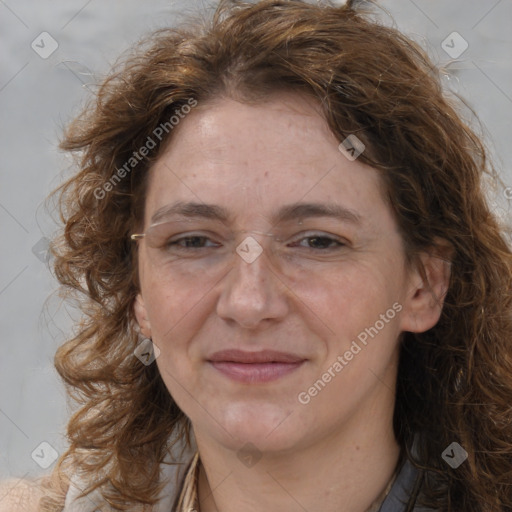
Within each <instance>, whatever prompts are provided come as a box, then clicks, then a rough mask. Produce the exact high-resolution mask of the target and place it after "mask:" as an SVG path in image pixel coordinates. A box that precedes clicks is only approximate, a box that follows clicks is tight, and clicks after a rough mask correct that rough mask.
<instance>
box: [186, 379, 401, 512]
mask: <svg viewBox="0 0 512 512" xmlns="http://www.w3.org/2000/svg"><path fill="white" fill-rule="evenodd" d="M387 393H388V394H389V395H391V393H389V389H388V390H387ZM380 398H383V397H380ZM388 399H394V397H389V398H388ZM383 402H386V400H385V399H384V400H383ZM381 404H382V402H381V403H380V404H379V405H377V404H376V403H375V402H374V403H373V407H369V408H365V412H364V413H363V414H362V415H361V414H356V415H354V417H352V418H351V420H350V421H348V422H347V423H346V424H345V425H343V426H342V428H339V429H336V431H334V432H332V433H330V435H326V436H323V437H322V438H321V439H320V440H317V441H316V442H314V443H312V444H309V445H308V446H305V447H302V448H301V449H296V450H294V451H293V452H292V451H287V452H286V453H283V452H279V453H276V452H273V453H264V454H263V457H262V458H261V460H260V461H258V462H257V463H256V464H255V465H254V466H252V467H250V468H245V467H243V465H241V464H240V461H239V460H238V458H237V453H236V451H235V450H232V449H230V448H228V447H225V446H223V445H221V444H219V443H216V442H214V441H213V440H212V439H211V438H208V437H206V436H202V435H201V433H200V432H195V434H196V440H197V445H198V448H199V454H200V458H201V470H200V473H199V481H198V495H199V503H200V506H199V510H200V512H239V511H240V510H244V511H247V512H263V511H265V512H266V511H268V510H280V511H283V512H299V511H300V512H303V511H304V510H322V511H323V512H366V511H369V510H372V509H374V507H375V506H376V504H377V503H379V502H380V501H382V499H383V498H384V496H385V494H386V491H387V490H388V483H389V482H390V480H391V479H392V478H393V476H394V473H395V469H396V465H397V462H398V458H399V453H400V448H399V446H398V444H397V442H396V440H395V438H394V435H393V429H392V412H393V407H389V404H388V403H384V404H382V405H381ZM355 416H358V417H357V418H356V417H355ZM362 426H363V427H362ZM305 482H307V484H306V485H305Z"/></svg>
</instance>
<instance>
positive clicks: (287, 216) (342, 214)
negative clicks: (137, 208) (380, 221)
mask: <svg viewBox="0 0 512 512" xmlns="http://www.w3.org/2000/svg"><path fill="white" fill-rule="evenodd" d="M172 216H182V217H199V218H203V219H210V220H217V221H221V222H224V223H228V222H229V221H230V220H231V215H230V214H229V212H228V210H226V209H225V208H223V207H221V206H218V205H214V204H205V203H195V202H182V201H178V202H176V203H172V204H169V205H166V206H163V207H162V208H160V209H158V210H157V211H156V212H155V213H154V214H153V216H152V217H151V221H150V224H156V223H157V222H158V221H161V220H162V219H167V218H169V217H172ZM308 217H332V218H335V219H338V220H341V221H345V222H350V223H353V224H356V225H360V224H361V223H362V217H361V215H360V214H359V213H357V212H356V211H354V210H351V209H349V208H344V207H343V206H341V205H339V204H336V203H293V204H289V205H285V206H283V207H281V208H280V209H279V210H278V212H277V214H276V215H274V216H273V217H272V219H271V221H272V222H273V223H275V224H278V223H281V222H289V221H291V220H296V219H298V218H308Z"/></svg>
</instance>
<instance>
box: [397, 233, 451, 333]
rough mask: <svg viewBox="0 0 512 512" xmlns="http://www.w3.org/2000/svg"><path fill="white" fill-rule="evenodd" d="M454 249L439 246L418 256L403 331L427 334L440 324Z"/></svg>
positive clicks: (411, 274)
mask: <svg viewBox="0 0 512 512" xmlns="http://www.w3.org/2000/svg"><path fill="white" fill-rule="evenodd" d="M452 256H453V250H452V247H451V246H450V245H449V244H448V243H447V242H439V243H438V245H436V246H434V247H432V248H431V250H429V251H425V252H422V253H420V254H419V255H418V259H417V262H416V264H415V266H414V268H413V269H412V270H411V272H410V278H409V283H410V286H409V290H408V295H407V298H406V299H405V304H404V311H403V313H402V315H401V330H402V331H408V332H418V333H419V332H425V331H428V330H429V329H431V328H432V327H434V325H436V324H437V322H438V321H439V318H440V316H441V311H442V309H443V304H444V298H445V296H446V294H447V292H448V287H449V284H450V274H451V260H452Z"/></svg>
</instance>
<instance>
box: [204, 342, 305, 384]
mask: <svg viewBox="0 0 512 512" xmlns="http://www.w3.org/2000/svg"><path fill="white" fill-rule="evenodd" d="M305 362H306V359H304V358H303V357H300V356H297V355H295V354H289V353H286V352H277V351H274V350H262V351H259V352H246V351H242V350H222V351H220V352H216V353H215V354H213V355H212V356H210V358H209V359H208V363H209V364H210V365H211V366H212V367H213V368H215V369H216V370H217V371H219V372H220V373H222V374H223V375H225V376H226V377H228V378H230V379H232V380H235V381H238V382H245V383H256V382H269V381H273V380H277V379H279V378H282V377H284V376H285V375H288V374H290V373H292V372H294V371H295V370H297V369H298V368H299V367H300V366H302V364H303V363H305Z"/></svg>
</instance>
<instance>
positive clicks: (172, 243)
mask: <svg viewBox="0 0 512 512" xmlns="http://www.w3.org/2000/svg"><path fill="white" fill-rule="evenodd" d="M192 239H202V240H209V238H208V237H207V236H204V235H187V236H183V237H180V238H177V239H176V240H172V241H169V242H168V243H167V247H168V248H169V247H171V246H173V247H177V248H178V249H182V250H189V249H192V250H198V249H209V248H210V249H211V248H212V247H183V246H180V245H178V244H179V243H180V242H182V241H184V240H192ZM307 239H310V240H311V239H320V240H328V243H329V244H331V243H336V244H337V246H335V247H323V248H320V249H316V248H314V247H306V249H309V250H313V251H316V250H320V251H328V250H335V249H340V248H342V247H345V246H346V245H347V244H346V243H344V242H342V241H341V240H338V239H336V238H333V237H331V236H328V235H320V234H313V235H309V236H304V237H302V238H299V239H298V240H297V241H299V242H300V241H302V240H307Z"/></svg>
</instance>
